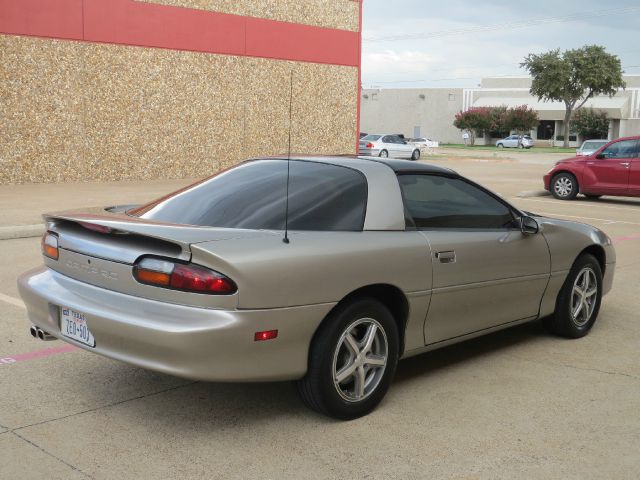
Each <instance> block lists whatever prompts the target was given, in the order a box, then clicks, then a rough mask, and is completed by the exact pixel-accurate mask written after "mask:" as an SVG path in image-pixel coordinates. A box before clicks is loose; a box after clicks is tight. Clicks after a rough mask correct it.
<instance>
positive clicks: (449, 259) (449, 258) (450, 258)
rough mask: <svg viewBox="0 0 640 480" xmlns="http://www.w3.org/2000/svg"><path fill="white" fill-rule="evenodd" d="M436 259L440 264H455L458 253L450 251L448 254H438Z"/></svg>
mask: <svg viewBox="0 0 640 480" xmlns="http://www.w3.org/2000/svg"><path fill="white" fill-rule="evenodd" d="M436 258H437V259H438V260H440V263H455V262H456V252H454V251H453V250H448V251H446V252H436Z"/></svg>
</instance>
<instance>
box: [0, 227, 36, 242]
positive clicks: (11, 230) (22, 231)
mask: <svg viewBox="0 0 640 480" xmlns="http://www.w3.org/2000/svg"><path fill="white" fill-rule="evenodd" d="M43 233H44V225H43V224H41V223H39V224H37V225H12V226H10V227H0V240H11V239H14V238H31V237H39V236H40V235H42V234H43Z"/></svg>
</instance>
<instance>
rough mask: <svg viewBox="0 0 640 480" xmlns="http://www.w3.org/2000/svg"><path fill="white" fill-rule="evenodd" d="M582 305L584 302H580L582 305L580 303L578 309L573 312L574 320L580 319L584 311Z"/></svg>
mask: <svg viewBox="0 0 640 480" xmlns="http://www.w3.org/2000/svg"><path fill="white" fill-rule="evenodd" d="M582 305H583V302H582V300H580V303H578V306H577V308H576V309H575V310H574V311H573V318H575V319H576V320H577V319H578V315H579V314H580V312H581V311H582Z"/></svg>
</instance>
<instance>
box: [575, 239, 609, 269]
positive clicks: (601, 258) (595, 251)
mask: <svg viewBox="0 0 640 480" xmlns="http://www.w3.org/2000/svg"><path fill="white" fill-rule="evenodd" d="M585 253H588V254H590V255H593V256H594V257H596V260H598V263H599V264H600V269H601V270H602V273H604V270H605V268H606V266H607V254H606V253H605V251H604V248H602V247H601V246H600V245H591V246H589V247H587V248H585V249H584V250H582V251H581V252H580V255H582V254H585ZM580 255H578V256H580Z"/></svg>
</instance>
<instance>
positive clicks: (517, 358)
mask: <svg viewBox="0 0 640 480" xmlns="http://www.w3.org/2000/svg"><path fill="white" fill-rule="evenodd" d="M509 356H510V357H511V358H515V359H516V360H521V361H523V362H529V363H537V364H539V365H547V366H551V367H564V368H571V369H573V370H580V371H582V372H596V373H603V374H605V375H618V376H621V377H627V378H632V379H634V380H640V377H637V376H635V375H631V374H629V373H622V372H611V371H609V370H600V369H598V368H586V367H578V366H576V365H571V364H568V363H555V362H545V361H542V360H530V359H528V358H522V357H518V356H517V355H509Z"/></svg>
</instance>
